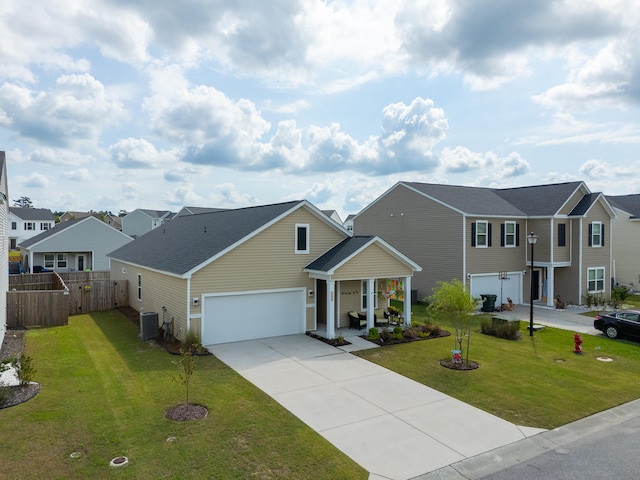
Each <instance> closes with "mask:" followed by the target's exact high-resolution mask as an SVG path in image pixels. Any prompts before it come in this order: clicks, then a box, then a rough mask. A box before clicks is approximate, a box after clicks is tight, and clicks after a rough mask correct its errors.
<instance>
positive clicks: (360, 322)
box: [347, 312, 367, 330]
mask: <svg viewBox="0 0 640 480" xmlns="http://www.w3.org/2000/svg"><path fill="white" fill-rule="evenodd" d="M347 315H348V316H349V328H357V329H358V330H360V329H362V328H364V327H366V326H367V317H366V316H364V318H363V317H362V314H360V313H358V312H349V313H348V314H347Z"/></svg>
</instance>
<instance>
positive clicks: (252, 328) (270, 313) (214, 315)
mask: <svg viewBox="0 0 640 480" xmlns="http://www.w3.org/2000/svg"><path fill="white" fill-rule="evenodd" d="M202 319H203V320H202V344H203V345H215V344H218V343H228V342H239V341H241V340H252V339H255V338H266V337H275V336H278V335H291V334H294V333H304V331H305V297H304V290H301V289H297V290H285V291H269V292H252V293H241V294H237V295H219V296H218V295H216V296H210V297H205V299H204V308H203V310H202Z"/></svg>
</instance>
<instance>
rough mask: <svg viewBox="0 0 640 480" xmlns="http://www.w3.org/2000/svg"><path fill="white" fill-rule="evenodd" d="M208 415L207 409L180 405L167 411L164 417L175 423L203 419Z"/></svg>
mask: <svg viewBox="0 0 640 480" xmlns="http://www.w3.org/2000/svg"><path fill="white" fill-rule="evenodd" d="M208 414H209V410H207V407H204V406H202V405H198V404H189V405H185V404H184V403H181V404H180V405H176V406H175V407H171V408H169V409H167V411H166V412H165V414H164V416H165V418H168V419H169V420H174V421H176V422H189V421H192V420H200V419H202V418H205V417H206V416H207V415H208Z"/></svg>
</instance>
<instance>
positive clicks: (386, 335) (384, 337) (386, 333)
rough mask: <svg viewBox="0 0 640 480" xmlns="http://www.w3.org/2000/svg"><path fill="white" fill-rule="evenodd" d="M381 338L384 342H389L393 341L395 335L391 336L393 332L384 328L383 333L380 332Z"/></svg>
mask: <svg viewBox="0 0 640 480" xmlns="http://www.w3.org/2000/svg"><path fill="white" fill-rule="evenodd" d="M380 338H381V339H382V341H383V342H388V341H389V340H391V338H393V335H392V334H391V330H389V329H388V328H386V327H385V328H383V329H382V331H381V332H380ZM400 340H402V337H400Z"/></svg>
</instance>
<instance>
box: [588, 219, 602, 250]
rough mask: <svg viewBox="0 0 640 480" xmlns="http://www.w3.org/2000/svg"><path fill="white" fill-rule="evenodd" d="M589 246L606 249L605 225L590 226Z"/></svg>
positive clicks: (591, 224)
mask: <svg viewBox="0 0 640 480" xmlns="http://www.w3.org/2000/svg"><path fill="white" fill-rule="evenodd" d="M589 246H590V247H604V224H602V222H593V223H590V224H589Z"/></svg>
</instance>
